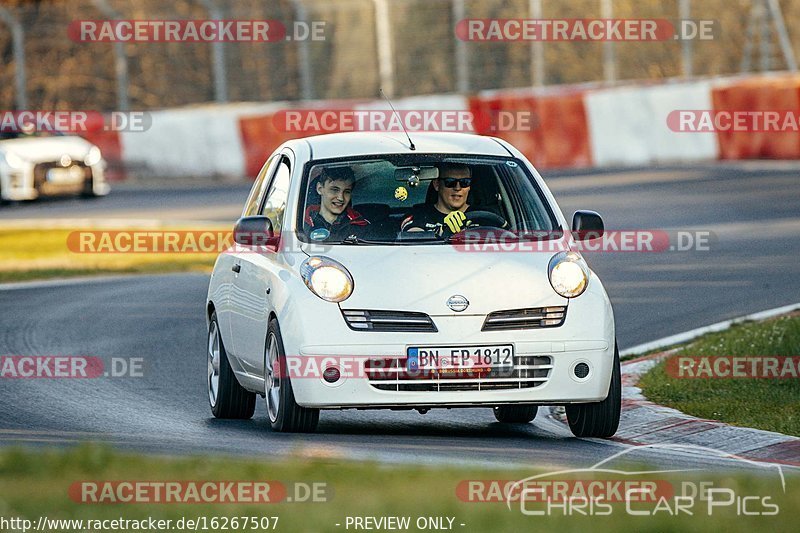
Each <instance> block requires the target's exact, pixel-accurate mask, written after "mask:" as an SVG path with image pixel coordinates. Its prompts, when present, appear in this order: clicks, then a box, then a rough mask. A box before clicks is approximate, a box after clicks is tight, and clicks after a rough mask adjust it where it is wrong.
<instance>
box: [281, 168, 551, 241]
mask: <svg viewBox="0 0 800 533" xmlns="http://www.w3.org/2000/svg"><path fill="white" fill-rule="evenodd" d="M303 191H304V193H303V194H301V195H300V204H301V205H300V209H299V212H298V225H297V228H298V237H299V238H300V240H301V241H303V242H311V243H313V242H325V243H331V244H398V245H399V244H442V243H447V242H451V241H452V240H453V239H454V238H458V236H463V235H466V234H470V235H472V236H474V235H481V234H484V235H485V234H487V232H483V233H481V232H476V231H468V230H475V229H480V230H491V231H493V232H494V234H495V235H497V234H498V233H499V234H501V235H502V236H503V238H506V239H510V238H514V239H526V240H527V239H550V238H553V237H554V236H560V228H559V226H558V222H557V220H556V218H555V216H554V214H553V212H552V211H551V209H550V207H549V205H548V203H547V201H546V200H545V198H544V197H543V195H542V193H541V191H540V190H539V187H538V186H537V185H536V182H535V181H534V179H533V177H532V176H531V175H530V174H529V173H528V171H527V170H526V169H525V164H524V163H523V162H521V161H518V160H516V159H511V158H497V157H494V158H491V157H481V158H475V157H466V156H464V157H453V156H449V155H448V156H433V155H420V154H415V155H411V156H409V155H402V156H401V155H398V156H382V157H380V158H370V159H363V158H362V159H358V160H354V159H350V160H342V159H337V160H326V161H313V162H311V163H309V164H308V165H307V166H306V169H305V176H304V180H303Z"/></svg>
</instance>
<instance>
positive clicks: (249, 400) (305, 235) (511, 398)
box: [206, 132, 621, 437]
mask: <svg viewBox="0 0 800 533" xmlns="http://www.w3.org/2000/svg"><path fill="white" fill-rule="evenodd" d="M412 138H413V142H412V139H409V138H408V137H406V135H404V134H403V133H389V132H387V133H337V134H331V135H320V136H315V137H308V138H303V139H295V140H291V141H288V142H286V143H285V144H283V145H282V146H280V147H279V148H278V149H277V150H276V151H275V152H274V153H273V154H272V155H271V156H270V157H269V158H268V159H267V161H266V163H265V164H264V166H263V168H262V169H261V171H260V173H259V174H258V176H257V177H256V180H255V182H254V184H253V187H252V190H251V192H250V195H249V197H248V199H247V201H246V204H245V206H244V210H243V211H242V216H241V218H240V219H239V221H238V222H237V224H236V226H235V228H234V230H233V244H232V246H231V247H230V248H229V249H228V250H226V251H225V252H224V253H222V254H220V256H219V257H218V258H217V261H216V264H215V266H214V270H213V273H212V275H211V281H210V284H209V289H208V297H207V303H206V317H207V324H208V350H207V358H208V379H207V385H208V398H209V402H210V404H211V410H212V412H213V414H214V416H216V417H219V418H250V417H252V416H253V413H254V409H255V401H256V396H257V395H259V396H262V397H264V398H265V399H266V407H267V413H268V416H269V420H270V423H271V426H272V428H273V430H276V431H286V432H310V431H314V430H315V429H316V426H317V424H318V421H319V414H320V410H322V409H351V408H355V409H416V410H418V411H420V412H421V413H425V412H427V411H428V410H429V409H432V408H457V407H487V408H491V409H492V410H493V412H494V415H495V417H496V418H497V420H498V421H500V422H503V423H526V422H530V421H532V420H533V419H534V417H535V416H536V413H537V410H538V406H541V405H564V406H565V407H566V415H567V419H568V421H569V426H570V429H571V430H572V432H573V433H574V434H575V435H576V436H579V437H610V436H611V435H613V434H614V433H615V432H616V430H617V426H618V424H619V417H620V403H621V383H620V370H619V354H618V350H617V345H616V340H615V331H614V317H613V312H612V309H611V304H610V302H609V299H608V296H607V295H606V292H605V290H604V288H603V285H602V283H601V282H600V280H599V279H598V277H597V276H596V275H595V274H594V273H593V272H592V270H591V269H590V268H589V267H588V266H587V264H586V262H585V260H584V258H583V257H582V255H581V254H580V251H579V249H580V246H579V244H581V243H582V242H583V240H587V239H596V238H598V237H600V236H602V234H603V222H602V219H601V218H600V216H599V215H598V214H597V213H594V212H592V211H577V212H576V213H575V214H574V216H573V219H572V224H571V225H570V224H568V223H567V220H566V219H565V218H564V215H563V214H562V213H561V211H560V209H559V208H558V206H557V204H556V202H555V200H554V198H553V196H552V194H551V193H550V191H549V190H548V188H547V186H546V184H545V182H544V180H543V179H542V177H541V176H540V175H539V173H538V172H537V171H536V169H535V168H534V167H533V165H531V163H530V162H529V161H528V160H527V159H526V158H525V157H524V156H523V155H522V153H520V152H519V151H518V150H517V149H515V148H514V147H513V146H511V145H510V144H508V143H507V142H505V141H503V140H500V139H496V138H492V137H484V136H478V135H469V134H458V133H413V134H412Z"/></svg>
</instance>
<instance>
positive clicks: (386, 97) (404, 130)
mask: <svg viewBox="0 0 800 533" xmlns="http://www.w3.org/2000/svg"><path fill="white" fill-rule="evenodd" d="M378 90H379V91H380V92H381V96H383V97H384V99H386V102H387V103H388V104H389V107H391V108H392V113H394V115H395V116H396V117H397V120H398V121H399V122H400V126H401V127H402V128H403V132H404V133H405V134H406V138H407V139H408V147H409V148H411V149H412V150H416V149H417V147H416V146H414V141H412V140H411V136H410V135H409V134H408V130H406V125H405V124H403V119H402V117H401V116H400V114H399V113H398V112H397V110H396V109H395V108H394V106H393V105H392V101H391V100H389V97H388V96H386V94H385V93H384V92H383V89H378Z"/></svg>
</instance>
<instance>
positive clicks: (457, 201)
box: [400, 163, 508, 235]
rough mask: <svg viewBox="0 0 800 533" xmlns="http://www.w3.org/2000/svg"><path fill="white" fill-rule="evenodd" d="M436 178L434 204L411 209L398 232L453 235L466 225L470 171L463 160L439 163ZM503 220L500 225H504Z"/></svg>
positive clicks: (467, 221)
mask: <svg viewBox="0 0 800 533" xmlns="http://www.w3.org/2000/svg"><path fill="white" fill-rule="evenodd" d="M437 168H438V169H439V177H438V178H436V179H435V180H433V188H434V189H435V190H436V192H437V198H436V203H435V204H423V205H421V206H417V207H415V208H414V209H412V211H411V213H410V214H409V215H408V216H407V217H406V218H405V219H403V222H402V223H401V224H400V230H401V231H433V232H435V233H436V234H437V235H442V234H444V233H445V232H446V231H447V232H450V233H452V234H455V233H458V232H459V231H461V230H463V229H464V227H465V226H467V225H469V216H468V215H469V212H470V210H473V211H478V209H472V206H471V205H470V204H468V203H467V197H468V196H469V191H470V187H472V171H471V170H470V168H469V166H467V165H464V164H462V163H442V164H439V165H437ZM507 225H508V223H507V222H505V221H504V223H503V226H502V227H506V226H507Z"/></svg>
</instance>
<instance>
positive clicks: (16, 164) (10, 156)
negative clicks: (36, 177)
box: [0, 152, 25, 168]
mask: <svg viewBox="0 0 800 533" xmlns="http://www.w3.org/2000/svg"><path fill="white" fill-rule="evenodd" d="M0 156H2V158H3V159H4V160H5V162H6V164H7V165H8V166H10V167H11V168H22V167H23V166H25V160H24V159H22V158H21V157H20V156H18V155H17V154H15V153H13V152H3V153H0Z"/></svg>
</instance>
